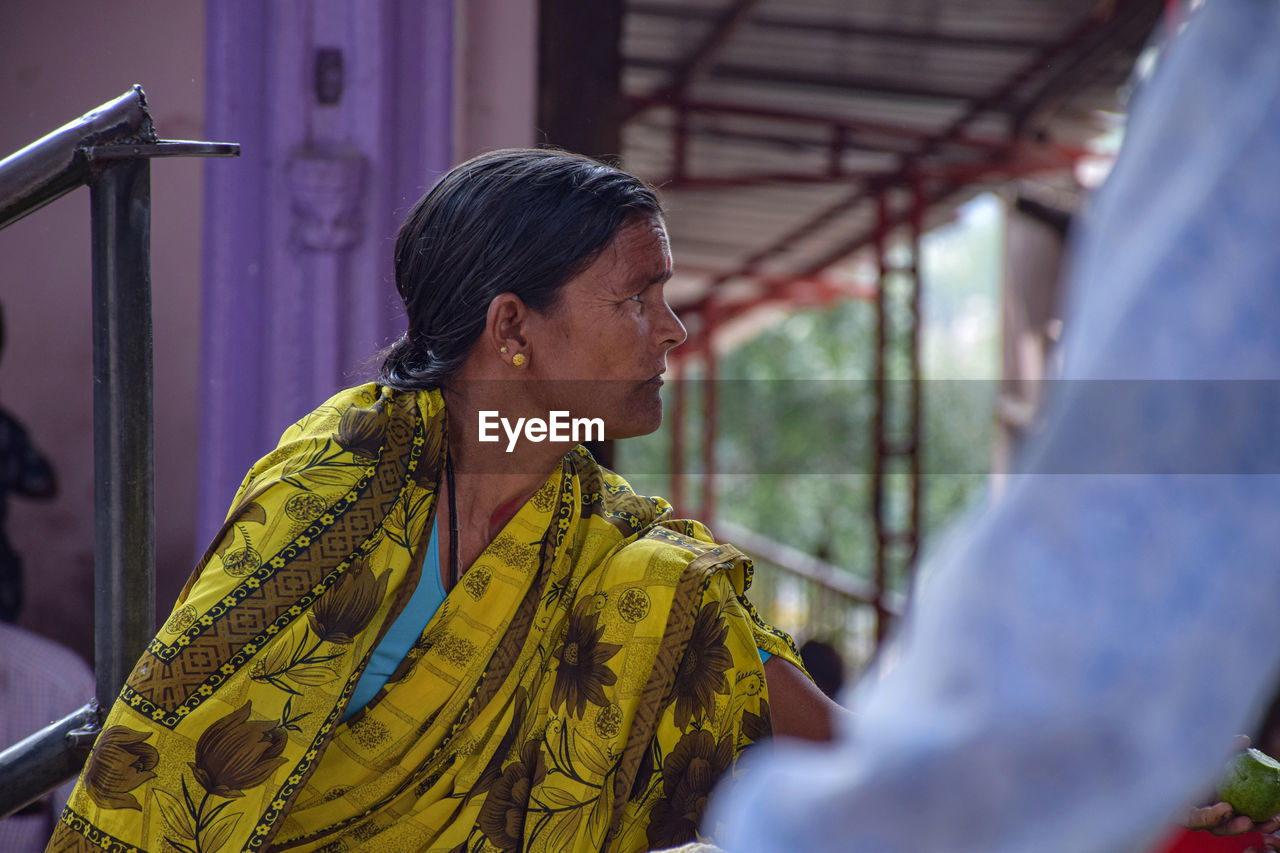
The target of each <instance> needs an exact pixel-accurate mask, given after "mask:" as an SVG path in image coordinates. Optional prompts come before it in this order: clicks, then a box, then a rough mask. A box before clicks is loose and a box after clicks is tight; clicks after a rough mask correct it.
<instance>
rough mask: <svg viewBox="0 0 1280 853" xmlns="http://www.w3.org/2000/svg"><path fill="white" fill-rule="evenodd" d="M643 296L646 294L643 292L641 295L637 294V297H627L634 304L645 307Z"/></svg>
mask: <svg viewBox="0 0 1280 853" xmlns="http://www.w3.org/2000/svg"><path fill="white" fill-rule="evenodd" d="M643 295H644V293H643V292H641V293H637V294H636V295H635V296H628V297H627V299H629V300H630V301H632V302H636V303H638V304H640V305H643V304H644V300H643V299H642V298H641V297H642V296H643Z"/></svg>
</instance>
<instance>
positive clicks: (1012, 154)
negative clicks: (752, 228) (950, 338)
mask: <svg viewBox="0 0 1280 853" xmlns="http://www.w3.org/2000/svg"><path fill="white" fill-rule="evenodd" d="M1019 149H1021V150H1019ZM1006 151H1007V152H1008V156H1007V157H1006V158H992V159H990V160H987V161H985V162H981V163H937V164H930V165H924V166H918V167H917V168H916V169H915V171H914V173H913V174H915V175H917V176H918V177H920V178H924V179H929V180H937V181H945V182H948V183H956V182H960V183H980V182H985V181H991V180H999V179H1003V180H1008V179H1012V178H1020V177H1026V176H1028V175H1036V174H1041V173H1043V172H1052V171H1057V170H1060V169H1065V168H1070V167H1071V166H1073V165H1074V164H1075V162H1076V161H1077V160H1078V159H1079V158H1081V157H1085V156H1089V152H1088V151H1086V150H1084V149H1083V148H1074V147H1068V146H1053V147H1052V148H1048V149H1045V150H1043V151H1042V150H1038V148H1036V147H1028V148H1023V146H1015V147H1010V148H1008V149H1006ZM900 175H901V172H900V171H897V170H895V171H892V172H866V171H864V172H850V171H837V172H835V173H832V172H831V171H830V170H829V168H828V169H823V170H821V171H815V172H758V173H753V174H739V175H690V174H688V171H687V170H686V171H684V173H683V174H680V173H675V174H672V175H671V176H670V177H668V178H666V179H665V180H658V181H655V183H656V184H657V185H658V186H660V187H662V188H663V190H667V191H670V190H705V189H741V188H749V187H759V186H773V185H778V184H829V183H831V182H832V181H833V180H848V181H863V182H865V181H874V180H880V181H884V182H887V183H892V182H894V181H900V180H901V178H900Z"/></svg>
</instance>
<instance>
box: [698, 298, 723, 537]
mask: <svg viewBox="0 0 1280 853" xmlns="http://www.w3.org/2000/svg"><path fill="white" fill-rule="evenodd" d="M702 319H703V327H702V358H703V364H704V370H703V376H702V406H703V412H702V510H701V513H700V514H701V516H702V521H703V522H704V523H706V524H712V523H714V519H715V514H716V433H717V432H718V431H719V423H718V419H717V415H718V411H719V392H718V388H717V384H718V383H717V376H716V374H717V369H716V368H717V365H716V347H715V337H716V319H717V318H716V306H715V303H714V302H712V303H710V304H708V305H707V308H706V310H705V311H704V312H703V314H702Z"/></svg>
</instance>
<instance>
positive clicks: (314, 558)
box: [50, 151, 835, 853]
mask: <svg viewBox="0 0 1280 853" xmlns="http://www.w3.org/2000/svg"><path fill="white" fill-rule="evenodd" d="M670 275H671V255H670V251H669V248H668V244H667V238H666V233H665V230H664V228H663V222H662V215H661V208H660V206H659V203H658V201H657V199H656V197H655V196H654V194H653V193H652V191H651V190H649V189H648V188H647V187H646V186H645V185H644V184H643V183H642V182H640V181H639V180H637V179H635V178H634V177H632V176H630V175H627V174H625V173H623V172H620V171H618V170H616V169H613V168H610V167H608V166H603V165H600V164H599V163H596V162H594V161H591V160H587V159H584V158H580V157H576V156H573V155H569V154H564V153H560V152H552V151H501V152H495V153H493V154H489V155H485V156H482V157H478V158H476V159H474V160H472V161H470V162H467V163H464V164H462V165H461V166H459V167H457V168H456V169H454V170H453V171H452V172H450V173H449V174H448V175H446V176H445V177H444V178H443V179H442V180H441V181H440V183H439V184H437V186H436V187H435V188H434V189H432V190H431V191H430V192H429V193H428V194H427V195H426V196H425V197H424V198H423V199H422V200H421V201H420V202H419V203H418V205H417V207H416V208H415V209H414V211H413V212H412V214H411V215H410V217H409V219H408V220H407V222H406V223H405V225H404V227H403V228H402V230H401V233H400V235H399V238H398V240H397V243H396V283H397V287H398V289H399V291H400V294H401V296H402V297H403V298H404V302H405V305H406V308H407V310H408V316H409V329H408V332H407V333H406V335H405V336H404V337H403V338H402V339H401V340H400V341H399V342H397V343H396V344H395V345H394V346H393V347H392V348H391V349H390V350H389V351H388V353H387V355H386V360H385V363H384V366H383V370H382V376H381V381H380V382H379V383H373V384H369V385H364V386H361V387H358V388H353V389H349V390H347V391H344V392H342V393H340V394H338V395H337V396H335V397H334V398H333V399H331V400H329V401H328V402H327V403H325V404H324V405H323V406H321V407H320V408H318V409H317V410H316V411H314V412H312V413H311V414H310V415H308V416H307V417H305V418H303V419H302V420H301V421H299V422H298V423H297V424H295V425H294V426H292V427H290V428H289V429H288V430H287V431H286V432H285V434H284V437H283V438H282V440H281V443H280V445H279V447H277V449H276V450H275V451H274V452H273V453H271V454H270V455H268V456H267V457H265V458H264V459H262V460H261V461H260V462H258V463H257V465H255V466H254V468H253V470H251V471H250V472H249V475H248V477H247V478H246V480H245V482H244V484H243V486H242V487H241V489H240V492H239V494H238V495H237V497H236V500H235V502H234V505H233V508H232V509H231V511H230V513H229V515H228V517H227V521H226V524H225V526H224V528H223V530H222V533H221V535H220V536H219V537H218V540H217V541H216V542H215V544H214V546H213V547H212V548H211V549H210V551H209V552H208V554H207V555H206V557H205V558H204V560H203V561H202V562H201V564H200V566H199V567H198V568H197V570H196V572H195V573H194V575H193V576H192V579H191V580H190V581H189V582H188V584H187V587H186V589H185V590H184V591H183V593H182V596H181V597H180V598H179V601H178V603H177V606H176V607H175V609H174V611H173V614H172V616H171V617H170V618H169V620H168V621H167V622H166V623H165V625H164V627H163V628H162V629H161V631H160V632H159V634H158V635H157V636H156V638H155V640H154V641H153V642H152V643H151V645H150V647H149V649H148V651H147V653H146V654H145V655H144V656H143V658H142V660H141V661H139V663H138V665H137V667H136V668H135V669H134V671H133V673H132V675H131V676H130V678H129V680H128V683H127V685H126V687H125V688H124V690H123V691H122V693H121V695H120V698H119V700H118V701H117V702H116V704H115V707H114V708H113V709H112V711H111V714H110V716H109V718H108V719H107V722H106V724H105V726H104V731H103V733H102V735H101V736H100V737H99V739H98V742H97V744H96V745H95V748H94V752H93V755H92V756H91V758H90V760H89V762H88V764H87V765H86V768H85V771H84V773H83V774H82V777H81V780H80V783H79V784H78V786H77V789H76V792H75V794H74V795H73V798H72V800H71V803H70V805H69V807H68V809H67V810H66V812H65V813H64V815H63V818H62V824H61V826H60V828H59V831H58V833H57V834H56V835H55V837H54V839H53V841H52V842H51V844H50V849H51V850H67V849H81V848H82V849H87V848H88V847H89V846H91V845H92V846H95V847H98V846H106V847H108V848H111V849H122V850H131V849H144V850H158V849H160V848H161V846H162V843H163V844H167V845H169V846H170V847H172V848H173V849H176V850H180V851H193V852H194V853H213V851H219V850H227V851H231V850H242V849H243V850H267V849H270V850H300V851H301V850H326V851H329V850H334V851H336V850H364V849H368V850H374V849H377V850H382V849H395V850H425V849H433V850H434V849H444V850H464V849H465V850H482V849H483V850H493V849H499V850H509V849H531V850H532V849H545V850H557V851H558V850H569V849H575V850H576V849H583V850H585V849H592V850H595V849H611V850H641V849H647V848H652V847H665V846H671V845H675V844H679V843H682V842H685V841H688V840H691V839H692V838H693V837H694V834H695V831H696V830H697V828H698V826H697V824H698V820H699V818H700V816H701V811H702V807H703V803H704V801H705V799H706V796H707V794H708V793H709V791H710V788H711V786H712V785H714V784H715V782H716V780H717V779H718V778H720V777H721V776H722V775H724V774H725V773H726V772H727V771H729V770H730V768H731V767H732V765H733V764H734V761H735V759H736V757H737V756H738V754H739V753H740V752H741V751H742V749H743V748H745V747H746V746H748V745H749V744H750V743H752V742H753V741H756V740H759V739H760V738H762V737H765V736H767V735H768V734H769V733H770V731H772V732H774V733H783V734H795V735H801V736H811V737H823V736H826V735H827V734H829V726H830V722H829V719H830V714H831V712H832V709H833V708H834V707H835V706H833V705H831V704H830V703H829V700H826V699H825V697H823V696H822V695H821V694H820V693H819V692H818V690H817V689H816V688H815V687H814V686H813V685H812V684H811V683H810V682H809V681H808V679H807V678H806V677H805V676H804V675H803V673H802V670H801V669H799V663H798V656H797V654H796V651H795V648H794V645H793V644H792V642H791V640H790V638H788V637H787V636H786V635H785V634H783V633H781V632H779V631H777V630H775V629H773V628H771V627H769V626H767V625H765V624H764V623H763V622H761V621H760V619H759V618H758V617H757V616H756V614H755V611H754V610H753V609H752V607H751V605H750V603H749V602H748V601H747V599H746V598H745V597H744V593H745V590H746V588H747V585H748V584H749V582H750V572H751V569H750V563H749V561H747V560H746V559H745V558H744V557H743V556H742V554H741V553H740V552H738V551H737V550H736V549H734V548H733V547H731V546H728V545H717V544H716V543H715V541H714V540H713V539H712V538H711V536H710V535H709V533H708V532H707V530H706V529H705V528H704V527H703V526H702V525H700V524H698V523H697V522H693V521H681V520H675V519H673V518H672V516H671V510H670V507H669V506H668V505H667V504H666V502H664V501H663V500H661V499H659V498H645V497H640V496H637V495H636V494H634V493H633V492H632V491H631V489H630V488H629V487H628V486H627V484H626V483H625V482H624V481H623V480H622V479H621V478H619V477H618V476H617V475H615V474H613V473H612V472H609V471H606V470H604V469H602V468H600V467H599V466H598V465H597V464H596V463H595V461H594V460H593V459H592V458H591V456H590V455H589V454H588V453H587V452H586V450H585V449H584V448H582V447H580V446H574V445H573V444H572V443H570V442H567V441H551V440H545V439H546V436H545V434H544V435H543V436H542V438H543V440H538V435H537V433H536V432H534V433H528V432H522V433H519V434H517V435H516V437H515V439H514V440H510V439H509V438H508V436H506V435H502V436H501V440H499V441H486V440H482V435H481V429H480V418H481V415H482V413H491V414H490V415H488V416H489V417H491V418H492V417H498V418H501V419H505V420H506V422H507V423H508V424H515V423H518V422H519V423H524V424H527V423H528V420H527V419H529V418H539V419H543V420H547V419H548V418H549V417H550V416H551V413H553V412H568V413H570V414H571V415H572V417H574V418H579V419H593V418H599V419H601V420H602V421H603V423H604V427H605V430H606V434H607V435H608V437H613V438H623V437H626V436H633V435H640V434H643V433H647V432H651V431H652V430H654V429H656V428H657V427H658V425H659V422H660V420H661V414H662V409H661V401H660V398H659V389H660V386H661V383H662V380H661V376H662V373H663V371H664V370H665V368H666V356H667V353H668V352H669V351H670V350H671V349H672V348H673V347H675V346H678V345H679V344H680V343H681V342H682V341H683V340H684V337H685V332H684V328H683V327H682V326H681V324H680V322H679V320H677V319H676V317H675V315H674V314H673V313H672V312H671V309H670V308H669V306H668V305H667V303H666V301H665V299H664V297H663V284H664V283H665V282H666V280H667V279H668V278H669V277H670ZM492 413H496V414H492ZM519 418H524V419H526V420H525V421H518V420H517V419H519ZM554 437H555V436H553V438H554ZM766 658H767V661H766V660H765V659H766ZM162 840H163V842H162ZM113 845H117V846H115V847H113ZM166 849H168V847H166Z"/></svg>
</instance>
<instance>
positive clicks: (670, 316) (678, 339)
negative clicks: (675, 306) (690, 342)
mask: <svg viewBox="0 0 1280 853" xmlns="http://www.w3.org/2000/svg"><path fill="white" fill-rule="evenodd" d="M662 310H663V318H662V320H663V322H662V345H663V346H664V347H666V348H667V349H675V348H676V347H678V346H680V345H681V344H682V343H684V342H685V340H686V339H687V338H688V337H689V332H688V331H687V330H686V329H685V327H684V323H681V322H680V318H679V317H678V316H676V312H675V311H673V310H672V309H671V305H670V304H669V303H668V302H667V300H665V299H664V300H662Z"/></svg>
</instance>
